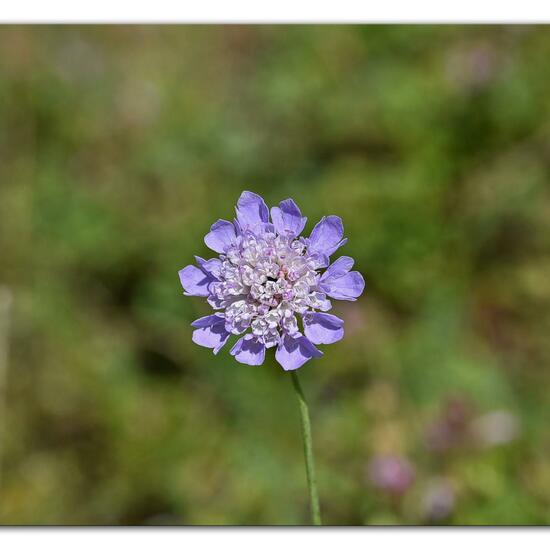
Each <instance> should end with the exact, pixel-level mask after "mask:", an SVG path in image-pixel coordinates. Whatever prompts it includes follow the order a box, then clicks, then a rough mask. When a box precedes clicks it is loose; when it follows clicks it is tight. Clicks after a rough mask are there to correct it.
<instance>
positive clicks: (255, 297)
mask: <svg viewBox="0 0 550 550" xmlns="http://www.w3.org/2000/svg"><path fill="white" fill-rule="evenodd" d="M220 258H221V260H222V265H221V272H220V276H219V282H216V283H213V284H212V289H211V290H212V295H213V297H212V299H211V305H212V306H213V307H215V308H216V309H225V322H226V329H227V330H228V331H230V332H232V333H233V334H241V333H242V332H244V331H245V330H247V329H248V328H251V329H252V333H253V334H254V335H255V336H256V337H257V338H258V340H260V341H261V342H262V343H263V344H264V345H265V346H266V347H272V346H275V345H276V344H278V342H279V340H280V337H281V334H282V333H283V332H286V333H288V334H291V335H292V334H296V333H297V332H298V321H297V318H296V314H302V315H303V314H304V313H306V312H307V311H309V310H311V309H315V308H323V305H324V304H325V303H326V296H325V295H324V294H323V293H322V292H320V291H319V290H318V288H317V284H318V280H319V274H318V273H317V271H316V268H318V262H317V259H316V257H315V256H313V255H310V254H309V253H308V251H307V246H306V244H305V242H304V241H303V239H292V238H289V237H286V236H282V235H275V234H274V233H265V234H263V235H261V236H257V235H254V234H252V233H245V234H244V235H241V236H240V237H239V238H238V239H237V243H236V244H235V245H234V246H232V247H231V248H230V249H229V250H227V252H226V254H225V255H222V256H221V257H220Z"/></svg>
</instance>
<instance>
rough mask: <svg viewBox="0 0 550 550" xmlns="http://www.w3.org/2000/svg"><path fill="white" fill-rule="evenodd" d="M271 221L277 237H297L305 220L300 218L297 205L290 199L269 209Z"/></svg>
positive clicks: (300, 214)
mask: <svg viewBox="0 0 550 550" xmlns="http://www.w3.org/2000/svg"><path fill="white" fill-rule="evenodd" d="M271 219H272V220H273V225H275V229H276V230H277V233H279V235H294V236H295V237H297V236H298V235H299V234H300V233H301V232H302V231H303V229H304V227H305V225H306V222H307V218H305V217H304V216H302V213H301V212H300V209H299V208H298V205H297V204H296V203H295V202H294V201H293V200H292V199H286V200H285V201H282V202H280V203H279V206H274V207H273V208H272V209H271Z"/></svg>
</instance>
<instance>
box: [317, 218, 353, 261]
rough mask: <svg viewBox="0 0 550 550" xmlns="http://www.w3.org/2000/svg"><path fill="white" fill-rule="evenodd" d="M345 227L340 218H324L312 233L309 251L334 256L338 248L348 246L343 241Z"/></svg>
mask: <svg viewBox="0 0 550 550" xmlns="http://www.w3.org/2000/svg"><path fill="white" fill-rule="evenodd" d="M343 236H344V225H343V224H342V220H341V219H340V218H339V217H338V216H326V217H324V218H323V219H322V220H321V221H320V222H319V223H318V224H317V225H316V226H315V227H314V228H313V231H312V232H311V236H310V237H309V247H308V248H309V251H310V252H320V253H321V254H325V255H326V256H330V255H331V254H334V252H335V251H336V250H338V248H340V247H341V246H342V245H344V244H346V242H347V239H343V238H342V237H343Z"/></svg>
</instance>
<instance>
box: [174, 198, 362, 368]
mask: <svg viewBox="0 0 550 550" xmlns="http://www.w3.org/2000/svg"><path fill="white" fill-rule="evenodd" d="M236 211H237V219H236V220H235V221H234V222H229V221H225V220H218V221H217V222H216V223H215V224H214V225H212V227H211V228H210V232H209V233H208V234H207V235H206V237H205V238H204V242H205V243H206V245H207V246H208V247H209V248H211V249H212V250H213V251H214V252H216V253H218V254H219V257H218V258H213V259H211V260H203V259H202V258H200V257H198V256H196V257H195V259H196V261H197V266H195V265H188V266H187V267H185V268H183V269H182V270H180V272H179V277H180V281H181V284H182V286H183V289H184V294H185V295H187V296H204V297H205V298H206V299H207V301H208V303H209V304H210V306H211V307H212V308H213V309H214V310H215V313H214V314H212V315H208V316H206V317H202V318H201V319H197V320H196V321H194V322H193V323H192V325H193V327H195V329H196V330H195V331H194V332H193V341H194V342H195V343H196V344H199V345H201V346H205V347H208V348H212V349H213V351H214V353H218V351H219V350H220V349H221V348H222V347H223V346H224V345H225V343H226V342H227V340H228V339H229V337H230V336H231V335H232V334H238V335H241V334H242V335H243V336H242V337H241V338H240V339H239V340H238V341H237V342H236V344H235V345H234V346H233V347H232V348H231V355H233V356H234V357H235V359H236V360H237V361H239V362H240V363H245V364H247V365H261V364H262V363H263V361H264V357H265V350H266V348H271V347H276V348H277V349H276V352H275V358H276V359H277V361H278V362H279V363H280V364H281V366H282V367H283V369H285V370H294V369H297V368H299V367H301V366H302V365H303V364H304V363H305V362H306V361H308V360H309V359H311V358H312V357H320V356H321V355H323V354H322V352H321V351H319V350H318V349H317V348H316V347H315V344H332V343H334V342H337V341H338V340H340V339H341V338H342V337H343V335H344V328H343V325H344V322H343V321H342V319H339V318H338V317H336V316H335V315H331V314H329V313H326V312H327V311H329V310H330V309H331V307H332V304H331V301H330V298H333V299H336V300H350V301H354V300H355V299H356V298H358V297H359V296H360V295H361V293H362V292H363V289H364V287H365V282H364V280H363V277H362V276H361V274H360V273H359V272H357V271H351V268H352V267H353V260H352V259H351V258H349V257H347V256H341V257H340V258H338V259H337V260H336V261H335V262H334V263H332V264H331V265H329V264H330V262H329V258H330V256H331V255H332V254H334V252H336V250H337V249H338V248H340V247H341V246H342V245H344V244H345V243H346V242H347V239H344V238H343V235H344V228H343V225H342V220H341V219H340V218H339V217H337V216H327V217H324V218H323V219H322V220H321V221H320V222H319V223H318V224H317V225H316V226H315V227H314V228H313V231H312V232H311V235H310V236H309V238H305V237H301V236H300V234H301V233H302V231H303V229H304V227H305V224H306V221H307V218H305V217H303V216H302V213H301V212H300V209H299V208H298V206H297V205H296V203H295V202H294V201H293V200H292V199H287V200H284V201H282V202H281V203H280V204H279V206H275V207H273V208H272V209H271V220H270V212H269V210H268V208H267V205H266V204H265V202H264V200H263V199H262V198H261V197H260V196H259V195H256V194H255V193H251V192H249V191H244V192H243V193H242V194H241V196H240V198H239V201H238V203H237V208H236ZM301 327H302V328H301Z"/></svg>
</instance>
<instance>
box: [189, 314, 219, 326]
mask: <svg viewBox="0 0 550 550" xmlns="http://www.w3.org/2000/svg"><path fill="white" fill-rule="evenodd" d="M222 321H224V315H223V314H221V313H214V314H213V315H207V316H206V317H200V318H199V319H195V320H194V321H193V322H192V323H191V326H192V327H195V328H204V327H210V326H212V325H216V324H218V323H221V322H222ZM224 322H225V321H224Z"/></svg>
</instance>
